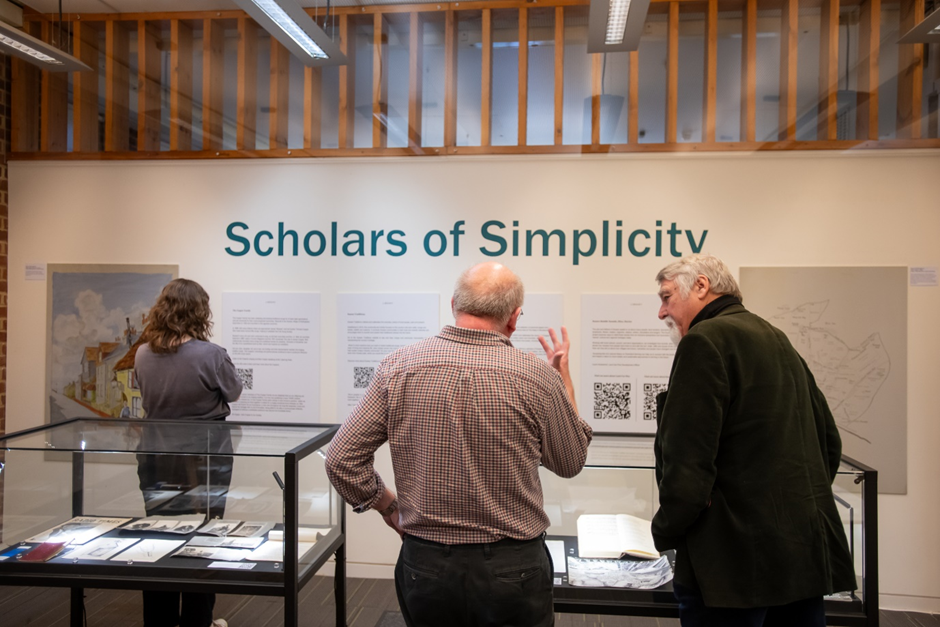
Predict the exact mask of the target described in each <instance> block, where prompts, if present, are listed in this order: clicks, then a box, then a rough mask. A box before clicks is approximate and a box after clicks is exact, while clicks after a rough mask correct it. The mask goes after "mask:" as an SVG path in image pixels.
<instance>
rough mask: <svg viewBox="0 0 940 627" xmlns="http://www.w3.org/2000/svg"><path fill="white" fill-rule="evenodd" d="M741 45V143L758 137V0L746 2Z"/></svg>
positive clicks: (747, 0) (746, 0)
mask: <svg viewBox="0 0 940 627" xmlns="http://www.w3.org/2000/svg"><path fill="white" fill-rule="evenodd" d="M745 2H746V5H745V8H744V32H743V40H742V43H741V137H740V139H741V141H743V142H752V141H754V140H755V138H756V135H757V0H745Z"/></svg>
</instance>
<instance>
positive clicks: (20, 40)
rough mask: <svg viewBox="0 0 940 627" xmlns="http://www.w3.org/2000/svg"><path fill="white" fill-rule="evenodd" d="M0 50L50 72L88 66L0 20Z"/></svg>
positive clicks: (84, 70)
mask: <svg viewBox="0 0 940 627" xmlns="http://www.w3.org/2000/svg"><path fill="white" fill-rule="evenodd" d="M0 52H6V53H7V54H12V55H15V56H17V57H19V58H21V59H25V60H26V61H29V62H30V63H32V64H34V65H38V66H39V67H41V68H42V69H44V70H48V71H50V72H87V71H89V70H91V68H90V67H88V66H87V65H85V64H84V63H82V62H81V61H79V60H78V59H76V58H75V57H73V56H72V55H70V54H67V53H65V52H62V51H61V50H59V49H58V48H56V47H55V46H51V45H49V44H47V43H46V42H44V41H42V40H40V39H36V38H35V37H33V36H31V35H27V34H26V33H24V32H23V31H21V30H20V29H18V28H15V27H13V26H11V25H9V24H6V23H5V22H0Z"/></svg>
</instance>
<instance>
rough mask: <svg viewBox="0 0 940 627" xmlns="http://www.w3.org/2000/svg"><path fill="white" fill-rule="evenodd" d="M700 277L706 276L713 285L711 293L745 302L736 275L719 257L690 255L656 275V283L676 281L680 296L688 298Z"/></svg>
mask: <svg viewBox="0 0 940 627" xmlns="http://www.w3.org/2000/svg"><path fill="white" fill-rule="evenodd" d="M699 275H704V276H705V277H706V278H707V279H708V282H709V284H710V285H711V288H710V291H711V292H712V293H713V294H717V295H719V296H723V295H725V294H730V295H732V296H734V297H735V298H737V299H738V300H744V297H743V296H742V295H741V288H739V287H738V282H737V281H735V280H734V275H732V274H731V271H730V270H729V269H728V266H726V265H725V262H723V261H722V260H721V259H719V258H718V257H715V256H714V255H688V256H687V257H683V258H682V259H680V260H679V261H675V262H673V263H671V264H669V265H668V266H666V267H665V268H663V269H662V270H660V271H659V274H657V275H656V282H657V283H662V282H663V281H675V282H676V287H677V288H678V289H679V296H681V297H682V298H683V300H684V299H686V298H688V296H689V292H690V291H692V286H693V285H695V280H696V279H697V278H698V277H699Z"/></svg>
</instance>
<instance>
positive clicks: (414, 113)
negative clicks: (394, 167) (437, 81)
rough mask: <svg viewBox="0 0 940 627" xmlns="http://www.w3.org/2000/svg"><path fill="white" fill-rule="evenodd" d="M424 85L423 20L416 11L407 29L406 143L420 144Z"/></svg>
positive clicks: (415, 146)
mask: <svg viewBox="0 0 940 627" xmlns="http://www.w3.org/2000/svg"><path fill="white" fill-rule="evenodd" d="M423 87H424V20H423V19H422V17H421V14H420V13H418V12H417V11H415V12H413V13H412V14H411V18H410V24H409V29H408V145H409V146H411V147H412V148H418V147H420V146H421V123H422V115H421V114H422V107H423V97H422V90H423Z"/></svg>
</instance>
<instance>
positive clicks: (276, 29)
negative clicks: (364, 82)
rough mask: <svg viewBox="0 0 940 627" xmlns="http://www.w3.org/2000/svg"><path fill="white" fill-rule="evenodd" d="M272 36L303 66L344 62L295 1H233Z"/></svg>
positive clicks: (337, 49)
mask: <svg viewBox="0 0 940 627" xmlns="http://www.w3.org/2000/svg"><path fill="white" fill-rule="evenodd" d="M235 4H237V5H238V6H239V7H241V8H242V9H243V10H244V11H245V13H247V14H248V15H250V16H251V17H252V19H254V20H255V21H256V22H258V24H259V25H260V26H261V27H262V28H263V29H264V30H266V31H268V32H269V33H270V34H271V36H272V37H274V38H275V39H277V40H278V41H279V42H281V45H283V46H284V47H285V48H287V49H288V50H290V52H291V54H293V55H294V56H295V57H297V58H298V59H300V61H301V62H302V63H303V64H304V65H309V66H322V65H343V64H345V63H346V57H345V55H343V53H342V52H341V51H340V49H339V46H338V45H337V44H336V42H334V41H333V40H332V39H330V38H329V37H328V36H327V34H326V33H325V32H323V29H322V28H320V27H319V26H317V24H316V22H314V21H313V19H312V18H311V17H310V16H309V15H307V12H306V11H304V10H303V8H301V6H300V5H299V4H297V2H296V0H235Z"/></svg>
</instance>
